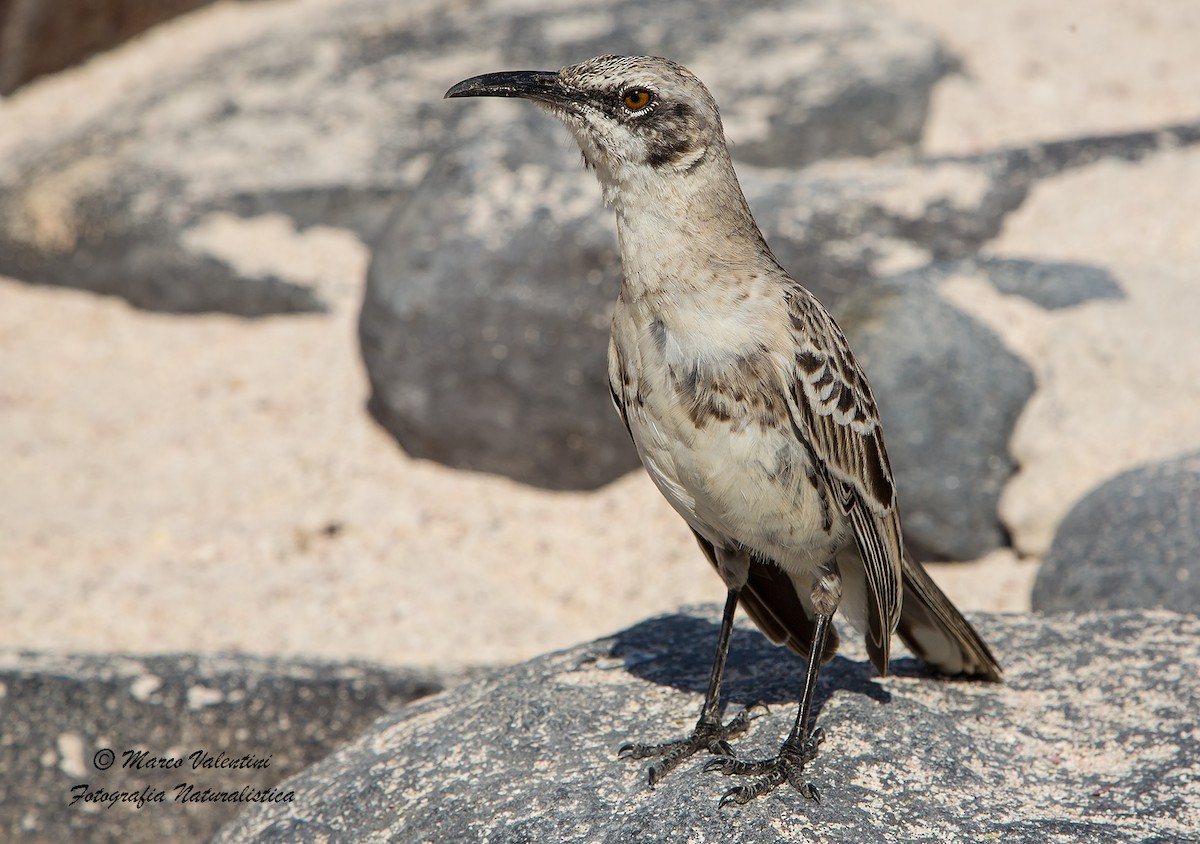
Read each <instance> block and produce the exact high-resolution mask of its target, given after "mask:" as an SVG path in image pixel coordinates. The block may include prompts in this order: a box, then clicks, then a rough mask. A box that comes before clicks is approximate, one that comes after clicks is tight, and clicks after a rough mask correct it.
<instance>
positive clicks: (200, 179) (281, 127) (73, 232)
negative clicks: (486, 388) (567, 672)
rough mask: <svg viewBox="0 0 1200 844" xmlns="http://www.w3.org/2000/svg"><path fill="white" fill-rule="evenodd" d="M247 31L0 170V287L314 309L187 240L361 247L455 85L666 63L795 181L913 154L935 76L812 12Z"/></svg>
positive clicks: (172, 305) (434, 141)
mask: <svg viewBox="0 0 1200 844" xmlns="http://www.w3.org/2000/svg"><path fill="white" fill-rule="evenodd" d="M18 6H19V7H20V8H24V6H25V4H18ZM14 8H16V7H14ZM263 14H264V15H266V14H268V12H264V13H263ZM635 22H636V23H635ZM264 29H265V32H263V33H262V34H261V35H259V36H257V37H251V38H248V39H247V40H245V41H244V43H241V44H237V45H233V46H230V47H228V48H227V49H224V50H222V51H219V52H213V53H210V54H207V55H204V56H203V57H202V58H201V59H199V60H197V61H195V62H193V63H192V64H191V65H187V66H182V67H174V68H169V69H167V70H159V68H158V67H157V66H156V67H155V76H154V77H153V78H151V79H147V80H145V81H144V82H143V83H142V85H141V87H140V88H134V89H133V90H130V91H126V92H124V93H123V94H122V97H121V99H120V100H118V101H116V102H114V103H113V107H112V108H110V109H106V110H103V111H102V112H100V113H97V114H96V115H95V117H94V118H93V119H91V120H87V121H84V122H83V123H82V124H80V125H67V126H65V127H63V128H61V129H59V130H58V134H57V135H56V136H38V137H37V138H36V139H34V140H26V141H25V142H24V143H23V144H17V145H16V148H15V149H13V150H12V151H11V153H10V154H5V155H2V156H0V273H3V274H5V275H9V276H12V277H14V278H18V279H22V280H25V281H29V282H32V283H37V284H55V285H67V286H72V287H79V288H84V289H88V290H95V291H97V292H102V293H109V294H114V295H119V296H123V297H125V298H127V299H128V300H129V301H130V302H132V303H133V304H135V305H137V306H139V307H143V308H150V309H155V310H167V311H177V312H197V311H210V310H217V311H225V312H229V313H235V314H240V315H244V316H259V315H264V314H270V313H293V312H303V311H314V310H321V309H322V307H323V306H324V304H325V302H324V299H323V297H322V296H321V294H320V291H319V290H317V289H314V288H313V287H312V286H311V285H305V284H303V283H297V282H296V281H293V280H291V279H285V278H277V277H273V276H267V277H243V276H242V275H241V274H240V273H239V272H238V271H237V269H236V268H235V267H233V266H232V265H230V264H229V263H228V262H227V261H224V260H222V259H221V258H220V257H219V256H214V255H210V254H206V253H204V252H203V251H199V250H195V249H190V248H189V247H188V245H187V242H188V237H187V235H188V232H189V231H191V230H192V229H194V228H196V227H199V226H203V225H204V223H205V221H206V219H208V218H209V217H210V216H211V215H213V214H219V213H222V212H234V213H238V214H241V215H247V216H249V215H261V214H284V215H286V216H288V217H290V218H292V219H293V220H294V221H295V222H296V224H297V226H300V227H304V226H308V225H312V224H316V223H320V224H324V225H329V226H344V227H348V228H351V229H353V230H354V231H355V232H356V233H357V234H358V235H359V236H360V237H361V238H362V239H363V240H364V241H365V242H374V240H375V238H376V236H377V235H378V233H379V229H380V227H381V226H382V225H383V223H384V222H385V221H386V220H387V219H388V217H389V215H390V214H391V213H392V211H393V209H397V208H403V207H404V206H405V205H406V203H407V202H408V201H409V198H410V192H411V191H412V190H413V189H414V188H415V187H416V186H417V185H418V184H419V183H420V182H421V180H422V178H423V176H424V175H425V172H426V170H427V169H428V167H429V165H430V164H431V162H432V158H433V157H434V155H435V154H436V153H437V152H439V151H441V150H442V149H444V148H445V146H446V145H447V136H448V134H449V132H450V128H451V127H452V126H454V125H455V123H456V121H457V120H458V119H459V115H460V114H461V112H462V109H461V108H460V107H455V106H452V105H450V104H447V103H444V102H442V101H441V95H442V93H443V92H444V91H445V90H446V88H447V87H449V85H451V84H452V83H454V82H455V81H457V80H458V79H461V78H463V77H465V76H469V75H472V74H474V73H479V72H482V71H483V70H488V69H495V68H498V67H516V66H527V65H529V64H530V63H534V62H536V63H537V64H538V65H539V66H549V67H553V66H559V65H562V64H567V63H570V62H575V61H580V60H582V59H584V58H587V57H589V56H591V55H594V54H595V53H597V52H603V51H625V52H646V51H655V52H666V53H669V54H670V55H672V56H673V57H676V58H679V59H682V60H684V61H689V62H692V63H694V64H695V66H696V69H697V70H698V71H701V70H702V71H705V72H706V74H707V76H708V77H709V78H713V79H717V80H724V81H723V82H722V85H721V86H720V88H719V90H720V93H721V94H722V100H723V102H725V103H726V104H727V108H726V113H727V114H728V116H729V118H730V121H731V125H735V124H736V125H739V126H741V127H743V128H742V130H741V134H740V137H741V139H742V141H743V143H741V144H740V146H741V148H742V149H743V150H744V154H745V155H746V156H747V158H748V159H749V160H753V161H758V162H762V163H773V164H784V163H786V164H789V165H792V166H795V165H798V164H801V163H804V162H807V161H810V160H813V159H815V158H819V157H822V156H827V155H832V154H839V155H845V154H868V153H873V152H878V151H880V150H882V149H889V148H893V147H897V146H910V145H912V144H914V143H915V142H916V140H917V139H918V137H919V131H920V126H921V124H922V122H923V120H924V115H925V112H926V109H927V106H928V100H929V95H930V90H931V88H932V85H933V84H934V82H935V81H936V80H937V79H938V78H939V77H940V76H941V75H942V74H943V73H944V72H945V71H946V70H947V69H948V67H949V64H948V62H947V60H946V58H945V56H944V54H943V53H942V51H941V49H940V48H939V47H938V45H937V43H936V42H935V41H934V39H933V38H932V37H931V36H930V35H929V34H928V33H927V32H925V31H924V30H923V29H921V28H920V27H918V26H915V25H912V24H909V23H906V22H904V21H901V20H898V19H896V18H894V17H893V16H892V15H890V14H889V13H887V12H886V10H883V9H878V8H874V7H870V8H865V7H858V6H846V5H845V4H841V3H837V2H834V0H813V2H809V3H806V4H805V5H804V6H802V7H800V8H797V7H796V6H795V4H791V3H787V2H784V0H773V2H770V3H767V4H761V3H749V2H745V1H744V0H743V2H741V3H722V2H718V0H703V2H700V3H696V2H692V1H691V0H670V2H663V3H658V4H655V5H654V6H653V7H646V6H645V4H643V3H640V2H636V0H576V2H572V3H567V4H564V5H563V6H561V7H559V8H551V9H545V8H536V9H534V8H530V9H528V10H515V11H514V10H513V9H512V8H511V4H508V3H503V2H500V0H490V2H483V3H478V4H471V5H468V6H464V7H461V8H456V9H449V10H448V9H447V8H446V7H445V4H442V3H438V2H434V0H413V2H409V3H404V4H400V5H397V4H396V3H394V2H392V0H340V2H329V3H323V4H319V5H314V6H313V7H311V8H299V9H293V8H290V7H289V8H282V7H281V8H280V9H279V10H278V19H277V21H276V25H275V26H271V27H264ZM497 45H504V48H503V51H502V52H499V51H498V49H497ZM751 55H753V56H754V57H755V61H754V62H751V61H749V58H750V56H751ZM483 63H486V67H485V66H484V64H483ZM752 67H753V68H757V69H758V70H757V72H752V71H751V70H750V68H752ZM731 68H737V70H738V72H737V73H736V74H731V73H728V72H727V71H729V70H730V69H731ZM818 71H819V72H818ZM768 73H769V74H770V77H769V78H767V77H766V76H765V74H768ZM381 104H382V105H381ZM864 108H866V109H869V114H864V113H863V109H864ZM514 113H515V112H514ZM10 125H12V126H14V127H17V126H19V125H20V120H19V119H14V120H13V121H11V123H10ZM13 131H14V134H15V128H14V130H13ZM5 135H6V133H5V132H4V131H3V130H2V129H0V148H3V147H5V143H4V142H5V140H6V138H5ZM547 154H552V153H549V152H547ZM548 353H549V354H550V355H551V356H553V354H554V350H553V349H552V348H551V349H548Z"/></svg>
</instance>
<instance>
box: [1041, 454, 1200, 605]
mask: <svg viewBox="0 0 1200 844" xmlns="http://www.w3.org/2000/svg"><path fill="white" fill-rule="evenodd" d="M1135 607H1164V608H1166V609H1171V610H1176V611H1178V612H1185V613H1196V612H1198V609H1197V608H1198V607H1200V452H1197V453H1194V454H1189V455H1185V456H1182V457H1178V458H1176V459H1174V460H1167V461H1164V462H1162V463H1157V464H1154V465H1151V466H1145V467H1142V468H1140V469H1135V470H1133V471H1131V472H1126V473H1125V474H1123V475H1119V476H1118V477H1116V478H1113V479H1112V480H1111V481H1108V482H1107V483H1105V484H1104V485H1102V486H1100V487H1099V488H1098V489H1096V490H1094V491H1092V492H1091V493H1089V494H1088V495H1087V497H1085V498H1084V499H1083V500H1082V501H1080V502H1079V503H1078V504H1076V505H1075V506H1074V507H1073V508H1072V509H1071V512H1070V513H1068V514H1067V517H1066V518H1065V519H1063V521H1062V523H1061V524H1060V525H1059V527H1058V531H1057V532H1056V533H1055V535H1054V542H1053V544H1052V545H1051V546H1050V553H1049V554H1047V555H1046V558H1045V559H1044V560H1043V561H1042V566H1041V568H1040V569H1039V570H1038V576H1037V580H1036V581H1035V583H1034V587H1033V608H1034V609H1035V610H1039V611H1044V612H1052V611H1057V610H1086V609H1129V608H1135Z"/></svg>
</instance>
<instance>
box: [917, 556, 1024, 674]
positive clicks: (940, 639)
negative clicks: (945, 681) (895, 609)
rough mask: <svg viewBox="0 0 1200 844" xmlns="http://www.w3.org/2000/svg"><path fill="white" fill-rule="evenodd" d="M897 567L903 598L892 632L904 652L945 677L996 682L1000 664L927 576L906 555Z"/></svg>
mask: <svg viewBox="0 0 1200 844" xmlns="http://www.w3.org/2000/svg"><path fill="white" fill-rule="evenodd" d="M901 568H902V572H903V580H904V598H903V607H902V609H901V611H900V624H899V626H898V627H897V628H896V632H897V633H899V634H900V638H901V639H903V640H904V644H906V645H907V646H908V649H909V650H910V651H912V652H913V654H915V655H916V656H917V657H919V658H920V659H923V660H924V661H926V662H928V663H929V664H930V665H932V666H934V667H935V668H937V669H938V670H939V671H942V672H944V673H946V674H967V675H971V676H974V677H979V678H982V679H985V680H991V681H994V682H999V681H1000V675H1001V669H1000V664H999V663H998V662H997V661H996V657H995V656H993V655H992V651H991V648H989V647H988V646H987V643H986V642H984V641H983V639H982V638H981V637H980V635H979V634H978V633H977V632H975V628H974V627H972V626H971V623H970V622H969V621H967V620H966V619H965V618H963V615H962V613H960V612H959V611H958V608H957V607H955V606H954V604H952V603H951V602H950V599H949V598H947V597H946V593H944V592H943V591H942V590H941V589H940V588H938V585H937V584H936V583H934V582H933V578H931V577H930V576H929V573H928V572H926V571H925V569H924V568H923V567H922V566H921V564H920V563H917V562H915V561H913V560H912V559H911V558H910V557H909V556H908V555H907V554H905V556H904V564H903V566H902V567H901Z"/></svg>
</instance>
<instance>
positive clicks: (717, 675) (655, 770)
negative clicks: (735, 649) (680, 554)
mask: <svg viewBox="0 0 1200 844" xmlns="http://www.w3.org/2000/svg"><path fill="white" fill-rule="evenodd" d="M740 592H741V587H740V586H739V587H730V589H729V594H728V596H727V597H726V598H725V614H724V615H723V616H722V617H721V632H720V634H719V635H718V636H717V653H716V656H715V657H714V658H713V665H712V671H711V672H710V673H709V676H708V690H707V691H706V692H705V694H704V705H703V706H702V707H701V709H700V720H698V721H697V722H696V728H695V729H694V730H692V734H691V735H690V736H688V737H687V738H683V739H678V740H677V741H668V742H663V743H662V744H627V745H625V746H624V747H622V748H621V749H620V751H618V753H619V754H620V756H622V757H623V758H626V759H646V758H649V757H660V761H659V762H656V763H655V764H654V765H651V766H650V773H649V779H650V785H654V784H655V783H656V782H658V781H659V780H661V779H662V778H663V777H665V776H666V775H667V774H669V773H670V772H671V771H672V770H674V769H675V767H676V766H677V765H678V764H679V763H680V762H682V761H683V760H684V759H687V758H688V757H689V756H691V755H693V754H694V753H697V752H698V751H700V750H708V751H709V752H710V753H716V754H719V755H721V756H724V757H729V758H732V757H733V755H734V754H733V748H732V747H730V746H729V739H731V738H733V737H734V736H738V735H741V734H742V733H744V732H745V731H746V728H747V727H749V726H750V721H751V719H752V718H753V715H752V711H753V709H754V707H753V706H751V707H746V708H745V709H743V710H742V711H741V712H739V713H738V714H737V715H735V716H734V717H733V719H732V720H731V721H730V722H729V723H728V724H722V723H721V718H720V699H721V677H722V675H723V674H724V673H725V657H726V655H727V654H728V653H729V638H730V636H731V635H732V633H733V616H734V612H735V611H736V610H737V603H738V595H739V594H740Z"/></svg>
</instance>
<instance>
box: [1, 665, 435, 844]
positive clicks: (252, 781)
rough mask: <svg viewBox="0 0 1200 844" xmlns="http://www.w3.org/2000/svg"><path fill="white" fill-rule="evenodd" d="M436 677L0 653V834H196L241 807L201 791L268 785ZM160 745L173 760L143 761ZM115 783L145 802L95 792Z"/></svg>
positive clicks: (44, 837) (142, 837)
mask: <svg viewBox="0 0 1200 844" xmlns="http://www.w3.org/2000/svg"><path fill="white" fill-rule="evenodd" d="M444 683H445V680H444V678H441V677H436V676H434V675H432V674H429V673H422V672H417V671H407V670H399V669H387V668H380V667H377V666H370V665H365V664H355V663H336V664H335V663H320V662H312V661H299V660H286V659H276V658H271V659H265V658H254V657H246V656H191V655H162V656H144V657H134V656H123V655H109V654H88V655H84V654H79V655H55V654H38V653H11V652H10V653H6V654H2V655H0V747H3V748H4V750H3V752H2V753H0V838H2V839H3V840H5V841H8V842H11V844H40V842H47V841H88V842H92V844H108V843H109V842H113V844H115V842H123V844H124V843H126V842H161V841H176V842H187V841H203V840H206V839H207V838H208V837H209V836H211V835H212V834H213V833H214V832H216V830H217V829H218V828H219V827H220V826H221V825H222V824H223V823H226V822H227V821H229V820H230V819H231V818H232V817H234V816H235V815H236V814H237V812H238V810H239V809H240V808H241V807H242V805H241V804H239V803H237V802H229V801H214V800H205V799H197V798H199V797H200V795H203V793H204V792H205V791H206V790H208V789H212V790H213V791H226V792H241V791H242V789H243V788H246V789H247V793H255V792H263V791H266V790H269V789H270V788H272V787H273V786H275V785H277V784H278V783H279V782H281V781H282V780H284V779H285V778H287V777H289V776H291V775H293V774H295V773H297V772H299V771H300V770H302V769H304V768H305V767H307V766H308V765H311V764H312V763H314V762H316V761H317V760H319V759H321V758H322V757H324V756H325V755H326V754H328V753H330V752H331V751H332V750H334V749H335V748H337V747H338V746H340V745H341V744H343V743H344V742H346V741H348V740H349V739H351V738H353V737H354V736H356V735H358V733H360V732H361V731H362V730H363V729H364V728H366V726H367V725H369V724H370V723H371V722H372V721H374V720H375V719H376V718H378V717H379V716H381V715H383V714H384V713H386V712H388V711H390V710H393V709H396V708H397V707H400V706H403V705H404V704H406V703H408V702H409V701H411V700H414V699H416V698H419V697H423V696H425V695H429V694H431V693H433V692H436V691H439V690H440V689H442V688H443V685H444ZM143 752H144V755H141V754H143ZM194 754H195V755H194ZM165 757H170V758H173V759H178V760H180V764H179V766H178V767H175V766H172V767H166V768H164V767H161V766H159V765H156V764H155V762H153V761H151V760H158V759H163V758H165ZM206 760H207V761H206ZM264 762H265V764H264ZM106 763H107V766H108V767H104V766H105V764H106ZM239 763H244V764H239ZM227 765H234V766H235V767H225V766H227ZM188 786H191V788H190V790H189V789H188V788H187V787H188ZM156 792H161V793H162V795H161V797H160V798H158V799H159V801H161V802H155V801H154V798H153V795H154V794H155V793H156ZM114 793H117V794H120V793H125V794H130V793H140V794H141V795H142V796H143V803H142V805H141V806H140V807H139V806H138V805H137V803H136V802H128V801H126V800H120V801H115V802H114V803H113V805H109V803H108V802H107V800H105V799H98V798H100V797H101V796H102V795H109V796H111V795H112V794H114ZM87 794H90V795H91V797H85V795H87ZM76 798H78V799H76ZM72 801H75V802H74V803H73V802H72ZM147 801H148V802H147Z"/></svg>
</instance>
